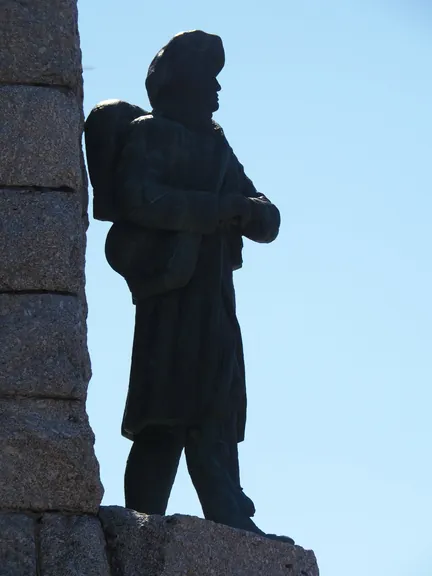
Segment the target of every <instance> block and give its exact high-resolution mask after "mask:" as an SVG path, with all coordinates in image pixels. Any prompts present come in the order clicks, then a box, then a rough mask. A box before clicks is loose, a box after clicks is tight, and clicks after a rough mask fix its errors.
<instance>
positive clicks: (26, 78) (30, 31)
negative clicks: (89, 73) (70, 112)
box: [0, 0, 81, 87]
mask: <svg viewBox="0 0 432 576" xmlns="http://www.w3.org/2000/svg"><path fill="white" fill-rule="evenodd" d="M0 81H1V82H4V83H9V84H14V83H21V84H59V85H65V86H70V87H75V86H77V85H78V83H79V82H80V81H81V51H80V47H79V38H78V30H77V7H76V0H50V1H48V0H38V1H37V2H35V0H20V1H19V2H17V1H16V0H2V1H1V18H0Z"/></svg>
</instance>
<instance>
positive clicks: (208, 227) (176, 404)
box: [85, 30, 293, 542]
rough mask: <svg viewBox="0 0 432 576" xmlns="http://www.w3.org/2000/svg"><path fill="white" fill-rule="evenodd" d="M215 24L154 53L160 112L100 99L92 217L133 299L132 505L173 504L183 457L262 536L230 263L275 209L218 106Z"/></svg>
mask: <svg viewBox="0 0 432 576" xmlns="http://www.w3.org/2000/svg"><path fill="white" fill-rule="evenodd" d="M224 62H225V54H224V49H223V45H222V41H221V39H220V38H219V37H218V36H215V35H211V34H207V33H205V32H202V31H198V30H195V31H191V32H184V33H181V34H178V35H177V36H175V37H174V38H173V39H172V40H171V41H170V42H169V43H168V44H167V45H166V46H165V47H164V48H162V50H160V51H159V52H158V54H157V55H156V56H155V58H154V59H153V61H152V63H151V65H150V68H149V72H148V76H147V80H146V88H147V92H148V96H149V100H150V103H151V105H152V107H153V110H152V112H151V113H147V112H145V111H144V110H142V109H141V108H138V107H136V106H131V105H129V104H127V103H125V102H120V101H108V102H103V103H101V104H100V105H98V106H97V107H96V108H95V109H94V110H93V111H92V113H91V114H90V116H89V118H88V119H87V122H86V129H85V134H86V148H87V159H88V166H89V172H90V178H91V181H92V184H93V188H94V215H95V218H98V219H101V220H108V221H111V222H113V226H112V227H111V229H110V232H109V234H108V237H107V242H106V257H107V259H108V262H109V263H110V265H111V266H112V267H113V268H114V270H116V271H117V272H119V273H120V274H122V276H123V277H124V278H125V279H126V282H127V284H128V286H129V289H130V291H131V293H132V298H133V302H134V304H135V306H136V321H135V335H134V344H133V353H132V367H131V375H130V384H129V393H128V398H127V403H126V409H125V412H124V419H123V425H122V433H123V435H124V436H125V437H126V438H129V439H130V440H132V441H133V445H132V449H131V452H130V455H129V459H128V462H127V467H126V473H125V496H126V506H127V507H129V508H132V509H134V510H137V511H140V512H145V513H147V514H165V511H166V508H167V504H168V499H169V496H170V492H171V488H172V486H173V483H174V479H175V476H176V472H177V467H178V464H179V460H180V456H181V454H182V451H183V449H184V450H185V454H186V460H187V466H188V470H189V473H190V476H191V479H192V482H193V484H194V486H195V488H196V490H197V493H198V497H199V499H200V502H201V505H202V508H203V512H204V515H205V517H206V518H207V519H209V520H213V521H215V522H219V523H222V524H226V525H229V526H232V527H234V528H240V529H245V530H249V531H252V532H255V533H258V534H261V535H265V536H268V537H273V538H280V539H282V540H284V541H286V542H293V541H292V540H291V539H290V538H288V537H276V536H274V535H266V534H264V533H263V532H262V531H261V530H259V528H258V527H257V526H256V525H255V523H254V522H253V521H252V519H251V517H252V516H253V515H254V512H255V508H254V504H253V502H252V501H251V500H250V499H249V498H248V497H247V496H246V495H245V494H244V492H243V490H242V488H241V484H240V474H239V464H238V452H237V444H238V443H239V442H241V441H242V440H243V439H244V432H245V422H246V387H245V370H244V361H243V350H242V339H241V333H240V328H239V325H238V322H237V318H236V310H235V295H234V286H233V271H234V270H236V269H238V268H240V267H241V265H242V248H243V242H242V237H243V236H245V237H247V238H250V239H251V240H254V241H256V242H272V241H273V240H274V239H275V238H276V236H277V235H278V231H279V224H280V215H279V211H278V209H277V208H276V206H274V204H272V203H271V202H270V201H269V200H268V199H267V198H266V197H265V196H264V195H263V194H261V193H259V192H257V191H256V189H255V187H254V185H253V183H252V182H251V180H250V179H249V178H248V177H247V176H246V175H245V173H244V170H243V166H242V165H241V164H240V162H239V161H238V160H237V158H236V156H235V154H234V152H233V150H232V149H231V148H230V146H229V144H228V142H227V140H226V138H225V136H224V133H223V131H222V129H221V127H220V126H218V125H217V124H216V123H215V122H214V121H213V120H212V115H213V113H214V112H215V111H216V110H217V109H218V107H219V104H218V92H219V90H220V85H219V83H218V81H217V76H218V74H219V72H220V71H221V69H222V68H223V66H224Z"/></svg>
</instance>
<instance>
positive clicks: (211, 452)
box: [185, 420, 257, 532]
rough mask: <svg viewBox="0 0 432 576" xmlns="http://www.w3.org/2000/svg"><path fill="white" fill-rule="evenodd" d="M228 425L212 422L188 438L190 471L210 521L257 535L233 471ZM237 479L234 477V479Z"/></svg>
mask: <svg viewBox="0 0 432 576" xmlns="http://www.w3.org/2000/svg"><path fill="white" fill-rule="evenodd" d="M224 424H225V423H224V422H222V421H218V420H213V421H209V422H207V423H205V424H204V425H203V426H202V427H201V428H199V429H193V430H190V431H189V432H188V434H187V436H186V447H185V452H186V461H187V465H188V470H189V473H190V476H191V479H192V482H193V484H194V486H195V489H196V491H197V494H198V498H199V500H200V502H201V506H202V509H203V512H204V516H205V518H207V520H212V521H213V522H218V523H220V524H226V525H228V526H232V527H234V528H242V529H244V530H251V531H254V532H255V531H256V530H257V528H256V526H255V524H254V522H253V521H252V520H251V519H250V514H248V511H247V509H246V508H247V507H246V506H245V505H244V504H245V503H244V500H243V493H242V491H241V488H240V486H239V483H238V476H237V474H236V472H235V467H234V469H233V465H232V460H231V457H232V454H230V446H229V443H228V442H227V434H226V431H227V428H226V426H225V425H224ZM233 475H234V477H233Z"/></svg>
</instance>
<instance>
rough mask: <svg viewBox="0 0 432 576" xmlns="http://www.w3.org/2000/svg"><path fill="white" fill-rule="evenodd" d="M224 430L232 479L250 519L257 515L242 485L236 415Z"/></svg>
mask: <svg viewBox="0 0 432 576" xmlns="http://www.w3.org/2000/svg"><path fill="white" fill-rule="evenodd" d="M224 429H225V430H226V434H225V442H226V445H227V458H228V466H229V469H230V474H231V478H232V480H233V482H234V484H235V485H236V487H237V489H238V491H239V498H240V499H241V501H242V503H243V504H242V505H243V508H244V510H245V512H246V514H247V515H248V516H249V517H252V516H254V515H255V504H254V503H253V501H252V500H251V499H250V498H249V497H248V496H247V495H246V494H245V493H244V492H243V488H242V486H241V483H240V466H239V456H238V442H237V420H236V416H235V415H233V417H232V418H230V420H229V422H227V423H226V426H225V427H224Z"/></svg>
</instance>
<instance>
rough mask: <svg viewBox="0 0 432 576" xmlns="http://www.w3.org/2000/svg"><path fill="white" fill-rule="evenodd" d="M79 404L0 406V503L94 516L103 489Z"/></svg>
mask: <svg viewBox="0 0 432 576" xmlns="http://www.w3.org/2000/svg"><path fill="white" fill-rule="evenodd" d="M93 444H94V435H93V432H92V431H91V429H90V426H89V423H88V418H87V415H86V412H85V407H84V403H82V402H76V401H75V402H72V401H63V400H34V399H20V400H13V399H8V400H5V399H1V400H0V446H1V450H0V471H1V472H0V502H1V505H2V507H3V508H5V509H10V510H34V511H39V510H41V511H46V510H62V511H70V512H80V513H81V512H82V513H89V514H94V513H96V512H97V510H98V508H99V505H100V501H101V498H102V493H103V489H102V486H101V484H100V481H99V466H98V464H97V461H96V458H95V455H94V451H93Z"/></svg>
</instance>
